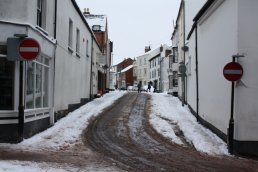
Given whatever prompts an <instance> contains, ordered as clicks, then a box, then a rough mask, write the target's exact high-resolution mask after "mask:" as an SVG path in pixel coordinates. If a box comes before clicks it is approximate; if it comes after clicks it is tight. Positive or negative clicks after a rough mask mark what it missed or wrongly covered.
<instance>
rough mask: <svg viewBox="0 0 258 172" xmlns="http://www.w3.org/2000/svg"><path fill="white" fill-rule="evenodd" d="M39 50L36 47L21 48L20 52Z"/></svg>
mask: <svg viewBox="0 0 258 172" xmlns="http://www.w3.org/2000/svg"><path fill="white" fill-rule="evenodd" d="M38 51H39V48H37V47H21V48H20V52H38Z"/></svg>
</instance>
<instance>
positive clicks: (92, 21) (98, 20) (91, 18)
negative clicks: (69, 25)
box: [84, 14, 107, 32]
mask: <svg viewBox="0 0 258 172" xmlns="http://www.w3.org/2000/svg"><path fill="white" fill-rule="evenodd" d="M84 16H85V18H86V20H87V22H88V24H89V25H90V26H91V27H92V26H94V25H98V26H101V30H100V31H102V32H105V31H106V26H107V16H106V15H92V14H88V15H84Z"/></svg>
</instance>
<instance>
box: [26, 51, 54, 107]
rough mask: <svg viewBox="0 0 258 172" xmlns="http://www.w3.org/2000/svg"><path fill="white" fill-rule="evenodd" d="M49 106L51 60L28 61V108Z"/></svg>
mask: <svg viewBox="0 0 258 172" xmlns="http://www.w3.org/2000/svg"><path fill="white" fill-rule="evenodd" d="M48 106H49V60H48V59H47V58H43V57H42V56H41V57H39V58H38V59H37V61H29V62H27V85H26V109H34V108H44V107H48Z"/></svg>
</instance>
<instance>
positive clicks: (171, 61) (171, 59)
mask: <svg viewBox="0 0 258 172" xmlns="http://www.w3.org/2000/svg"><path fill="white" fill-rule="evenodd" d="M172 64H173V56H172V55H169V68H170V69H171V68H172Z"/></svg>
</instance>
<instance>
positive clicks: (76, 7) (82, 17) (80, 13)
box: [71, 0, 100, 49]
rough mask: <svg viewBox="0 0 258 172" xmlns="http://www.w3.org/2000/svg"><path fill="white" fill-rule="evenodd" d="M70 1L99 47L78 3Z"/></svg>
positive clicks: (73, 0)
mask: <svg viewBox="0 0 258 172" xmlns="http://www.w3.org/2000/svg"><path fill="white" fill-rule="evenodd" d="M71 2H72V4H73V6H74V8H75V10H76V11H77V12H78V14H79V16H80V17H81V19H82V21H83V22H84V24H85V26H86V27H87V28H88V29H89V31H90V32H91V36H92V37H93V39H94V40H95V41H96V43H97V45H98V47H99V49H100V46H99V44H98V42H97V39H96V37H95V35H94V33H93V32H92V30H91V28H90V26H89V24H88V22H87V21H86V19H85V18H84V15H83V14H82V12H81V10H80V8H79V6H78V4H77V3H76V1H75V0H71Z"/></svg>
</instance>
